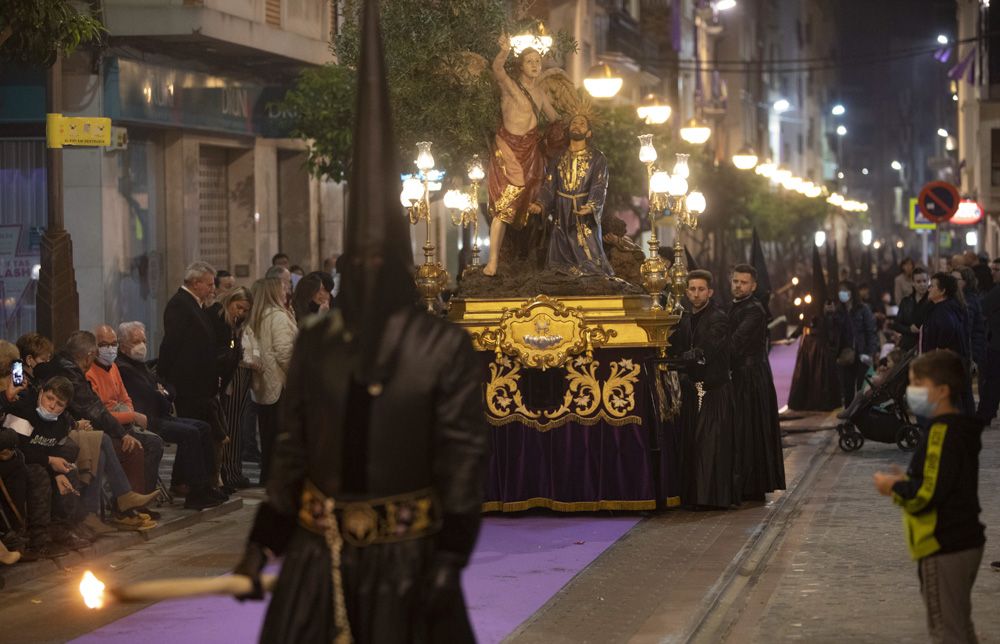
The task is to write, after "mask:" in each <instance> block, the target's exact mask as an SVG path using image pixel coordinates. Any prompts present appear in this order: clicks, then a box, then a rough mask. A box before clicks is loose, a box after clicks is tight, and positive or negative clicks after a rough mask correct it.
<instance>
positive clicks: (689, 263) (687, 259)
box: [684, 244, 698, 271]
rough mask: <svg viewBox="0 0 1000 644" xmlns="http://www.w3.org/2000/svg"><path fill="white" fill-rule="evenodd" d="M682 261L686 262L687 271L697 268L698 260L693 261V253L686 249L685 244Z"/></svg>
mask: <svg viewBox="0 0 1000 644" xmlns="http://www.w3.org/2000/svg"><path fill="white" fill-rule="evenodd" d="M684 261H685V262H687V268H688V270H689V271H693V270H697V269H698V262H696V261H694V255H692V254H691V251H689V250H688V247H687V245H686V244H685V245H684Z"/></svg>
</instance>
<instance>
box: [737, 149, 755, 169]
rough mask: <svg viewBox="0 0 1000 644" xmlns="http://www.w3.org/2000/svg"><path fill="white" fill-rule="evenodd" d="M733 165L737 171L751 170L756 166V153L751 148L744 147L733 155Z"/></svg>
mask: <svg viewBox="0 0 1000 644" xmlns="http://www.w3.org/2000/svg"><path fill="white" fill-rule="evenodd" d="M733 165H734V166H736V169H737V170H752V169H753V168H755V167H756V166H757V153H756V152H754V151H753V148H752V147H750V146H749V145H745V146H743V147H742V148H740V150H739V152H737V153H736V154H734V155H733Z"/></svg>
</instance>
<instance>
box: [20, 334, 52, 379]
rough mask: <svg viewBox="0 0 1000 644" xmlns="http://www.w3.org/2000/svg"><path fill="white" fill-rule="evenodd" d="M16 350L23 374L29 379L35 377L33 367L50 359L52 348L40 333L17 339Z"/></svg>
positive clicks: (25, 335) (49, 341)
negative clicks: (22, 367)
mask: <svg viewBox="0 0 1000 644" xmlns="http://www.w3.org/2000/svg"><path fill="white" fill-rule="evenodd" d="M17 350H18V352H19V353H20V354H21V361H22V362H23V363H24V373H25V374H26V375H27V376H28V378H29V379H31V378H34V376H35V367H36V366H37V365H39V364H42V363H43V362H48V361H49V360H51V359H52V353H53V351H54V347H53V346H52V340H49V339H48V338H46V337H45V336H44V335H42V334H41V333H25V334H24V335H22V336H21V337H20V338H18V339H17Z"/></svg>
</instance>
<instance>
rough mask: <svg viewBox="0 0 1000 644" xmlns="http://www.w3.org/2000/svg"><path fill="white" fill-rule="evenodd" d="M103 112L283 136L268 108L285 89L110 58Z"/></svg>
mask: <svg viewBox="0 0 1000 644" xmlns="http://www.w3.org/2000/svg"><path fill="white" fill-rule="evenodd" d="M104 82H105V85H104V91H105V105H106V106H107V110H106V113H107V114H108V116H110V117H111V118H112V119H114V120H115V121H116V122H118V121H128V122H133V123H149V124H153V125H167V126H175V127H187V128H193V129H204V130H213V131H222V132H232V133H237V134H246V135H251V136H274V137H281V136H287V133H286V132H285V127H284V123H285V122H286V121H287V119H286V118H284V117H285V116H286V115H283V114H281V113H279V112H278V110H277V109H276V108H275V107H274V106H273V103H275V102H277V101H279V100H281V99H282V98H283V97H284V95H285V93H286V92H287V91H288V88H287V87H280V86H266V85H260V84H257V83H254V82H251V81H245V80H241V79H236V78H232V77H228V76H221V75H215V74H210V73H205V72H196V71H191V70H186V69H181V68H176V67H168V66H164V65H156V64H151V63H146V62H139V61H135V60H129V59H127V58H112V59H110V60H109V61H107V62H106V67H105V81H104Z"/></svg>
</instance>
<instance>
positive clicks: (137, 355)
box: [128, 342, 146, 362]
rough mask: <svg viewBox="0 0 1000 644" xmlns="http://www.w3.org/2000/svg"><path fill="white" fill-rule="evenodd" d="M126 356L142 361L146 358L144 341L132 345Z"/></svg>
mask: <svg viewBox="0 0 1000 644" xmlns="http://www.w3.org/2000/svg"><path fill="white" fill-rule="evenodd" d="M128 357H130V358H132V359H133V360H138V361H139V362H143V361H145V360H146V343H145V342H140V343H139V344H137V345H135V346H134V347H132V350H131V351H129V352H128Z"/></svg>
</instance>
